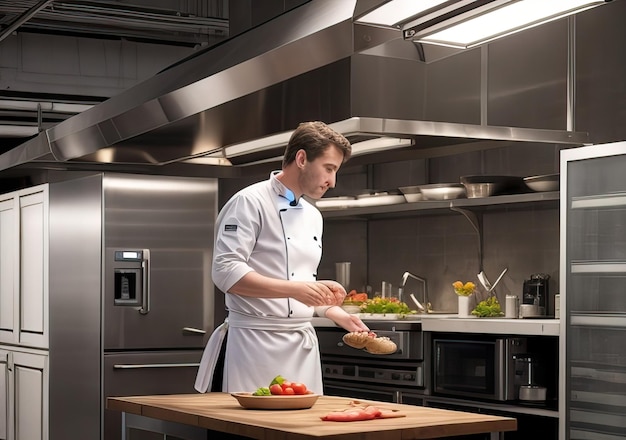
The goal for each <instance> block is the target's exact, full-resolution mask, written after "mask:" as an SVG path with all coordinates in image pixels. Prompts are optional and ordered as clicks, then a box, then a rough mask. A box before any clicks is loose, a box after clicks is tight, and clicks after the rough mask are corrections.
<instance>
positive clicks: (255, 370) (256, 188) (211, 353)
mask: <svg viewBox="0 0 626 440" xmlns="http://www.w3.org/2000/svg"><path fill="white" fill-rule="evenodd" d="M277 173H278V172H277V171H275V172H273V173H272V174H271V175H270V178H269V180H267V181H264V182H259V183H256V184H254V185H251V186H249V187H247V188H244V189H242V190H241V191H239V192H238V193H237V194H235V196H233V197H232V198H231V199H230V200H229V201H228V202H227V203H226V205H225V206H224V207H223V208H222V210H221V211H220V213H219V215H218V218H217V222H216V238H215V248H214V259H213V260H214V261H213V268H212V276H213V282H214V283H215V285H216V286H217V287H218V288H219V289H220V290H222V291H223V292H228V291H229V289H230V288H231V287H232V286H233V284H235V283H236V282H237V281H239V280H240V279H241V278H242V277H243V276H244V275H245V274H247V273H248V272H250V271H256V272H258V273H260V274H261V275H265V276H268V277H272V278H278V279H286V280H296V281H313V280H315V279H316V278H317V267H318V265H319V262H320V259H321V256H322V229H323V220H322V216H321V214H320V212H319V211H318V210H317V208H316V207H314V206H313V205H312V204H310V203H309V202H307V201H306V200H305V199H303V198H301V199H299V200H295V197H294V195H293V193H292V192H291V191H290V190H289V189H288V188H286V187H285V186H284V185H283V184H282V183H281V182H280V181H279V180H278V179H277V178H276V174H277ZM225 302H226V307H227V309H228V310H229V317H228V319H227V322H226V323H225V324H223V325H222V326H220V327H218V329H216V331H215V332H214V334H213V335H212V336H211V340H210V341H209V343H208V344H207V347H206V349H205V353H204V355H203V358H202V362H201V365H200V368H199V371H198V377H197V379H196V389H197V390H198V391H200V392H205V391H207V389H210V384H211V382H212V373H213V369H214V364H215V362H216V360H217V355H218V352H219V348H220V346H221V341H222V339H223V336H224V333H225V331H226V329H228V339H227V343H226V345H227V346H226V357H225V362H224V381H223V387H222V390H223V391H226V392H237V391H248V392H249V391H254V390H255V389H257V388H258V387H261V386H268V385H269V383H270V381H271V380H272V379H273V378H274V376H276V375H278V374H280V375H282V376H283V377H285V378H286V379H288V380H291V381H292V382H302V383H304V384H305V385H306V386H307V387H308V388H309V389H311V390H312V391H314V392H316V393H320V394H321V393H322V391H323V389H322V375H321V364H320V356H319V345H318V341H317V337H316V335H315V331H314V329H313V326H312V325H311V322H310V320H311V317H312V316H313V313H314V308H313V307H309V306H306V305H305V304H303V303H301V302H299V301H297V300H295V299H293V298H274V299H265V298H253V297H247V296H240V295H237V294H233V293H227V294H226V301H225ZM319 309H320V312H319V313H320V314H323V312H324V311H325V309H327V307H325V308H319Z"/></svg>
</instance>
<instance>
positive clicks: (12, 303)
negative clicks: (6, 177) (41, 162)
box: [0, 194, 19, 343]
mask: <svg viewBox="0 0 626 440" xmlns="http://www.w3.org/2000/svg"><path fill="white" fill-rule="evenodd" d="M16 213H17V211H16V209H15V197H14V194H8V195H5V196H3V198H2V199H0V342H9V343H12V342H17V333H16V332H15V317H16V316H17V313H18V310H17V306H18V303H17V301H16V299H15V297H16V294H17V279H18V277H17V270H18V265H17V264H16V262H17V259H18V255H19V253H18V247H17V243H18V240H17V237H18V235H17V234H18V231H17V229H16V228H17V222H16Z"/></svg>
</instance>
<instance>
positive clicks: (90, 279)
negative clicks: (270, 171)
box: [49, 173, 217, 440]
mask: <svg viewBox="0 0 626 440" xmlns="http://www.w3.org/2000/svg"><path fill="white" fill-rule="evenodd" d="M49 193H50V199H49V200H50V201H49V216H50V217H49V224H50V226H49V227H50V231H49V236H50V241H49V255H50V263H49V280H50V286H49V289H50V290H49V292H50V295H49V298H50V301H49V302H50V311H49V316H50V351H49V371H50V382H49V383H50V386H49V414H50V418H49V425H50V426H49V432H50V439H51V440H57V439H68V438H78V437H76V435H79V436H80V438H90V439H95V438H103V439H104V438H106V439H107V440H109V439H117V438H120V437H121V431H120V430H121V424H120V423H121V416H120V414H119V413H117V412H113V411H108V410H106V409H105V405H106V398H107V397H108V396H116V395H139V394H171V393H192V392H194V389H193V383H194V379H195V374H196V371H197V365H198V362H199V360H200V357H201V354H202V349H203V348H204V345H205V343H206V340H207V338H208V335H210V333H211V331H212V330H213V327H214V323H213V319H214V313H213V282H212V280H211V271H210V267H211V259H212V245H213V229H214V221H215V217H216V211H217V180H216V179H200V178H183V177H165V176H148V175H131V174H113V173H111V174H108V173H99V174H94V175H90V176H85V177H81V178H77V179H71V180H66V181H63V182H58V183H53V184H51V185H50V192H49ZM137 434H138V433H137ZM133 438H137V436H135V437H133Z"/></svg>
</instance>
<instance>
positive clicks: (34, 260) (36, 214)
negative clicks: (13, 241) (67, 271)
mask: <svg viewBox="0 0 626 440" xmlns="http://www.w3.org/2000/svg"><path fill="white" fill-rule="evenodd" d="M19 205H20V215H19V221H20V223H19V225H20V249H19V250H20V259H19V264H20V278H19V311H20V313H19V343H20V344H22V345H28V346H33V347H41V348H47V347H48V331H47V326H48V187H47V185H41V186H38V187H34V188H29V189H28V190H23V191H20V192H19Z"/></svg>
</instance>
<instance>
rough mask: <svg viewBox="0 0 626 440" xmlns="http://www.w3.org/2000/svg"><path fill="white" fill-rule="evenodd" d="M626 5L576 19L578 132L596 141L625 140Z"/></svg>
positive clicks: (620, 3)
mask: <svg viewBox="0 0 626 440" xmlns="http://www.w3.org/2000/svg"><path fill="white" fill-rule="evenodd" d="M624 17H626V2H624V1H612V2H610V3H608V4H606V5H604V6H602V7H601V8H595V9H592V10H590V11H587V12H585V14H580V15H578V16H577V17H576V49H577V51H576V79H577V81H576V129H581V130H585V131H589V132H590V133H591V134H593V139H594V141H595V142H598V143H602V142H612V141H619V140H624V139H626V124H624V121H625V120H626V84H625V83H624V78H626V27H625V26H624V22H623V21H624Z"/></svg>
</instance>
